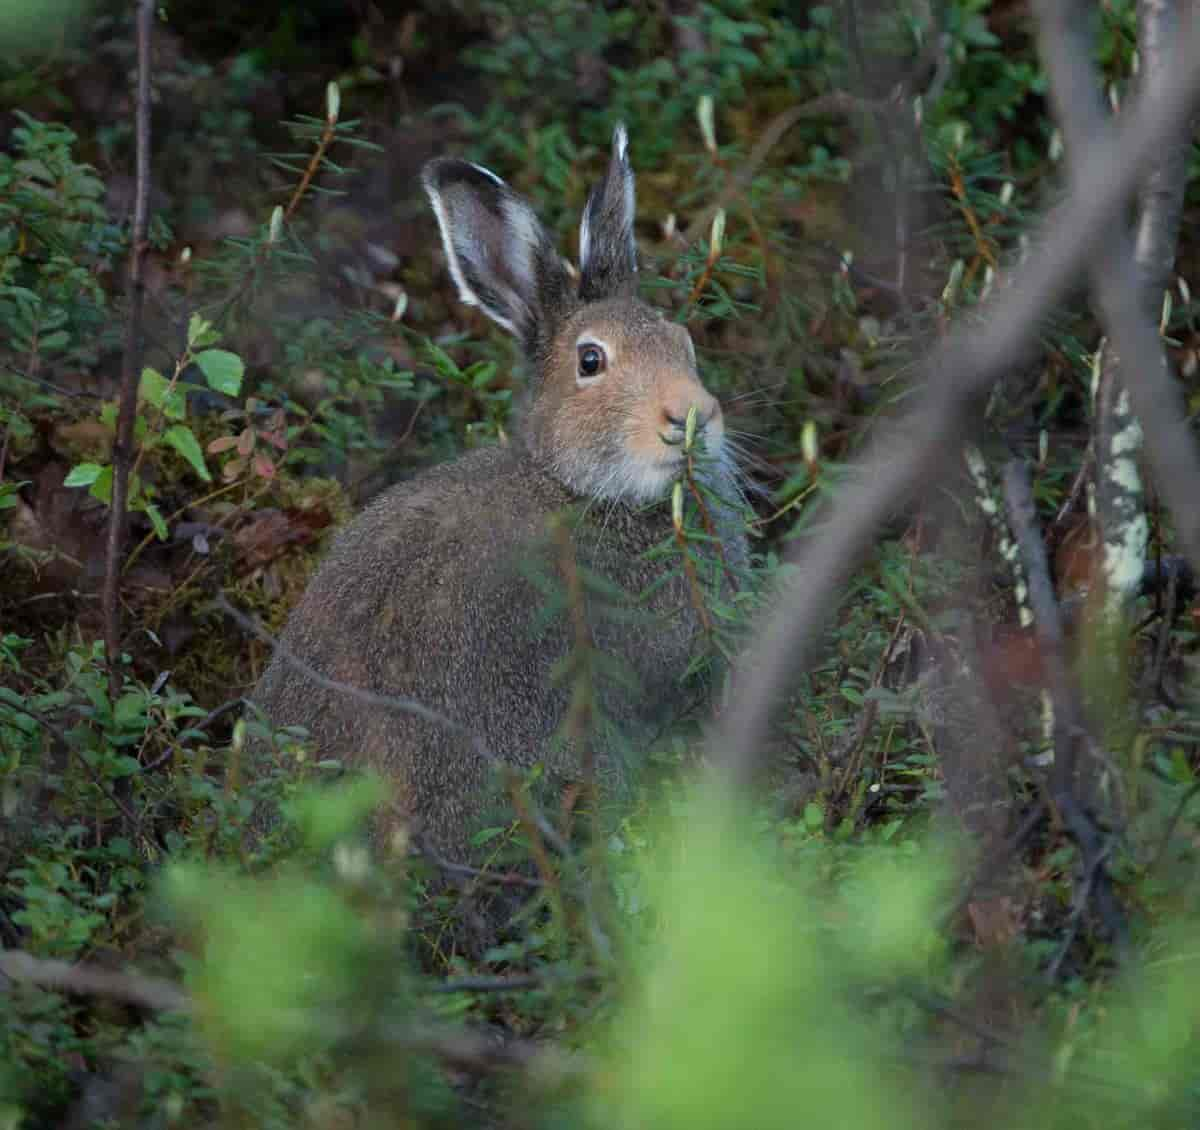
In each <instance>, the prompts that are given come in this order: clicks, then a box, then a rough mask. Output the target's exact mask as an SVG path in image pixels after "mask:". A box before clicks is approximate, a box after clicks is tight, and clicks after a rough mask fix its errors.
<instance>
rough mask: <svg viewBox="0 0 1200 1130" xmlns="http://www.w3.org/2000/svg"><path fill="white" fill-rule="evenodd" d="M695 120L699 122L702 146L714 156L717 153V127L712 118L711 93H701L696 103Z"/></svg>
mask: <svg viewBox="0 0 1200 1130" xmlns="http://www.w3.org/2000/svg"><path fill="white" fill-rule="evenodd" d="M696 121H698V122H699V123H700V136H701V137H702V138H703V139H704V148H705V149H707V150H708V151H709V152H710V153H711V154H712V155H713V156H714V157H715V156H716V153H717V127H716V123H715V121H714V118H713V100H712V95H711V94H702V95H701V96H700V100H699V101H698V102H697V103H696Z"/></svg>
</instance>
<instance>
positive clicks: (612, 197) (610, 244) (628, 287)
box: [579, 125, 637, 302]
mask: <svg viewBox="0 0 1200 1130" xmlns="http://www.w3.org/2000/svg"><path fill="white" fill-rule="evenodd" d="M633 213H634V190H633V167H632V166H631V165H630V164H629V138H628V135H627V134H626V132H625V127H624V126H623V125H618V126H617V128H616V129H615V130H613V146H612V156H611V157H610V158H609V162H608V170H607V171H606V172H605V174H604V177H603V179H602V180H601V181H600V183H599V184H597V185H596V187H595V188H593V189H592V194H591V196H589V197H588V202H587V207H586V208H584V210H583V220H582V221H581V222H580V225H579V275H580V282H579V296H580V297H581V298H582V299H584V301H589V302H590V301H595V300H597V299H601V298H612V297H614V296H615V295H619V294H628V293H630V292H631V291H632V290H633V289H634V287H635V285H636V283H637V241H636V239H635V238H634V235H633Z"/></svg>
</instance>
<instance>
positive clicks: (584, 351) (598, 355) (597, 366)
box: [576, 344, 608, 384]
mask: <svg viewBox="0 0 1200 1130" xmlns="http://www.w3.org/2000/svg"><path fill="white" fill-rule="evenodd" d="M607 364H608V358H606V357H605V356H604V350H603V349H601V348H600V346H598V345H592V344H588V345H581V346H580V347H579V376H578V377H577V378H576V379H577V380H578V381H579V382H580V383H581V384H582V383H584V382H587V381H594V380H595V379H596V378H597V377H599V376H600V374H601V373H603V372H604V367H605V366H606V365H607Z"/></svg>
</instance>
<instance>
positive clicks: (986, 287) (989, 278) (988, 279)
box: [979, 263, 996, 302]
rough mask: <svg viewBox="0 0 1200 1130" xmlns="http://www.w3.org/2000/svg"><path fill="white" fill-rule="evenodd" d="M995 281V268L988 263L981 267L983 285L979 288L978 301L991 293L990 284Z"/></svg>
mask: <svg viewBox="0 0 1200 1130" xmlns="http://www.w3.org/2000/svg"><path fill="white" fill-rule="evenodd" d="M995 282H996V268H995V267H993V266H992V265H991V263H989V264H988V265H987V266H986V267H985V268H984V269H983V286H982V287H980V289H979V301H980V302H982V301H983V300H984V299H985V298H987V296H988V295H989V294H991V293H992V286H993V284H994V283H995Z"/></svg>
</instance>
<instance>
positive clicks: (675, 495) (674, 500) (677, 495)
mask: <svg viewBox="0 0 1200 1130" xmlns="http://www.w3.org/2000/svg"><path fill="white" fill-rule="evenodd" d="M671 521H672V522H673V523H674V525H675V529H676V530H680V531H682V530H683V483H681V482H677V483H676V484H675V487H674V489H673V490H672V491H671Z"/></svg>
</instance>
